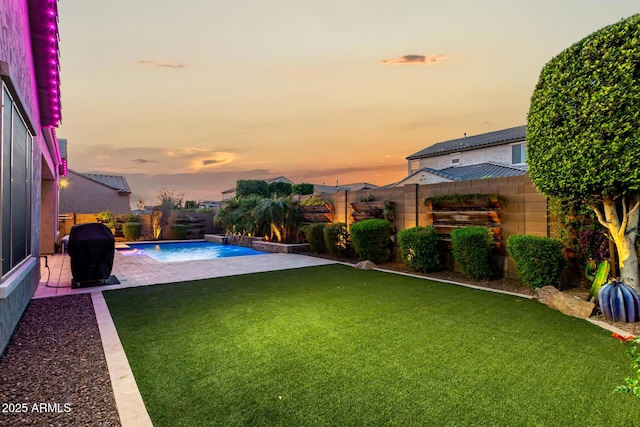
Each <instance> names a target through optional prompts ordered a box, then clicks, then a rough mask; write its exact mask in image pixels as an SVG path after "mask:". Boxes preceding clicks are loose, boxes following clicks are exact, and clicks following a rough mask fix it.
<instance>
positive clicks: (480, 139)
mask: <svg viewBox="0 0 640 427" xmlns="http://www.w3.org/2000/svg"><path fill="white" fill-rule="evenodd" d="M526 129H527V126H526V125H522V126H516V127H513V128H509V129H503V130H498V131H495V132H489V133H483V134H480V135H473V136H467V137H465V138H458V139H452V140H450V141H444V142H439V143H437V144H434V145H432V146H430V147H427V148H425V149H424V150H421V151H418V152H417V153H414V154H412V155H410V156H408V157H407V160H417V159H422V158H424V157H432V156H438V155H440V154H445V153H452V152H457V151H466V150H471V149H474V148H478V147H483V146H488V145H499V144H506V143H509V142H515V141H519V140H524V139H525V136H526Z"/></svg>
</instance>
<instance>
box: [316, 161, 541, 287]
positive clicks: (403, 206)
mask: <svg viewBox="0 0 640 427" xmlns="http://www.w3.org/2000/svg"><path fill="white" fill-rule="evenodd" d="M472 193H482V194H501V195H503V196H504V197H505V198H506V200H507V201H506V204H505V206H503V207H501V210H500V215H501V218H502V241H501V243H502V245H501V247H502V251H503V255H506V246H507V239H508V238H509V236H511V235H515V234H531V235H536V236H544V237H549V236H550V230H549V224H548V214H547V200H546V198H545V197H544V196H543V195H542V194H540V193H539V192H538V191H537V190H536V188H535V187H534V186H533V183H532V182H531V179H530V178H529V175H528V174H525V175H523V176H517V177H508V178H489V179H479V180H474V181H457V182H442V183H438V184H427V185H417V184H409V185H405V186H403V187H395V188H378V189H373V190H361V191H340V192H338V193H330V194H324V195H323V196H324V197H325V198H327V199H329V200H331V202H332V203H333V205H334V209H335V216H334V222H346V223H347V224H348V225H351V220H350V219H349V213H350V209H349V203H352V202H356V201H360V200H361V199H362V198H365V197H367V196H369V195H372V196H373V197H374V198H375V200H389V201H392V202H394V204H395V206H394V208H395V221H394V225H395V229H396V231H400V230H404V229H406V228H411V227H415V226H416V225H420V226H427V225H429V224H428V221H427V207H426V206H425V205H424V200H425V199H427V198H429V197H433V196H439V195H443V194H472ZM503 268H504V272H505V276H507V277H514V278H515V277H518V273H517V270H516V268H515V265H514V264H513V261H511V259H510V258H508V257H507V258H506V261H505V263H504V267H503Z"/></svg>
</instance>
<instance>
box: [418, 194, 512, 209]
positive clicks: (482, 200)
mask: <svg viewBox="0 0 640 427" xmlns="http://www.w3.org/2000/svg"><path fill="white" fill-rule="evenodd" d="M438 202H454V203H459V204H466V203H477V204H484V205H486V206H491V205H493V204H494V203H496V202H498V203H499V204H500V205H504V204H506V202H507V198H506V197H505V196H503V195H502V194H497V193H496V194H484V193H470V194H459V193H456V194H441V195H439V196H433V197H427V198H426V199H425V200H424V204H425V206H427V205H429V203H433V204H434V205H437V204H438Z"/></svg>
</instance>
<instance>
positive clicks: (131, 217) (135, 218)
mask: <svg viewBox="0 0 640 427" xmlns="http://www.w3.org/2000/svg"><path fill="white" fill-rule="evenodd" d="M121 218H122V219H123V220H124V222H139V221H140V220H139V219H138V215H134V214H124V215H122V217H121Z"/></svg>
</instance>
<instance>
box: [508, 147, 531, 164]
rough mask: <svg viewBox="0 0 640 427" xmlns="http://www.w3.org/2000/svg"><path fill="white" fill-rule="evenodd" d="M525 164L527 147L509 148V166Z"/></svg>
mask: <svg viewBox="0 0 640 427" xmlns="http://www.w3.org/2000/svg"><path fill="white" fill-rule="evenodd" d="M520 163H527V145H526V144H525V143H524V142H523V143H522V144H515V145H512V146H511V164H514V165H517V164H520Z"/></svg>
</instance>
